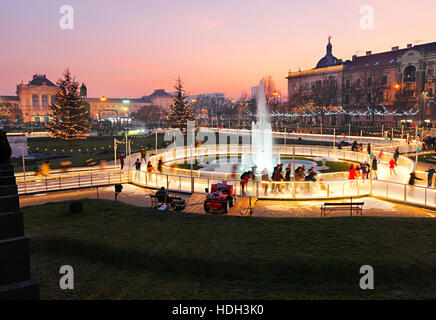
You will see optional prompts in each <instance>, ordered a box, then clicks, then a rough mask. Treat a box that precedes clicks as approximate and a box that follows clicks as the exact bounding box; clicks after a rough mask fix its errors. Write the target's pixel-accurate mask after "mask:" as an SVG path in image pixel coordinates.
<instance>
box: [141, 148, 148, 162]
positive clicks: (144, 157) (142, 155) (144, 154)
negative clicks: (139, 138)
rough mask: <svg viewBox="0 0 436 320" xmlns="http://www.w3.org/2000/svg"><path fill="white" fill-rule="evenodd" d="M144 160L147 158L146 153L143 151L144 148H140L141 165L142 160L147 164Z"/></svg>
mask: <svg viewBox="0 0 436 320" xmlns="http://www.w3.org/2000/svg"><path fill="white" fill-rule="evenodd" d="M146 158H147V151H145V148H144V147H142V148H141V163H142V160H144V163H147V160H146Z"/></svg>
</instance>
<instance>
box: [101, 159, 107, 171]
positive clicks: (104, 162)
mask: <svg viewBox="0 0 436 320" xmlns="http://www.w3.org/2000/svg"><path fill="white" fill-rule="evenodd" d="M105 169H106V160H101V161H100V170H101V171H104V170H105Z"/></svg>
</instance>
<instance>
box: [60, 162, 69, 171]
mask: <svg viewBox="0 0 436 320" xmlns="http://www.w3.org/2000/svg"><path fill="white" fill-rule="evenodd" d="M70 166H71V161H63V162H61V172H63V173H65V172H68V169H70Z"/></svg>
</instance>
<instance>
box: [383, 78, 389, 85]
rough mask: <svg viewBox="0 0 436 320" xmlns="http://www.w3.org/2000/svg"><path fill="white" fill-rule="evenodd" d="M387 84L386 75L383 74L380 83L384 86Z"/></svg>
mask: <svg viewBox="0 0 436 320" xmlns="http://www.w3.org/2000/svg"><path fill="white" fill-rule="evenodd" d="M387 84H388V76H383V77H382V85H383V86H385V85H387Z"/></svg>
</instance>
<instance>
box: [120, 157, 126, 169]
mask: <svg viewBox="0 0 436 320" xmlns="http://www.w3.org/2000/svg"><path fill="white" fill-rule="evenodd" d="M125 157H126V155H125V154H124V153H121V154H120V165H121V170H123V168H124V158H125Z"/></svg>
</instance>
